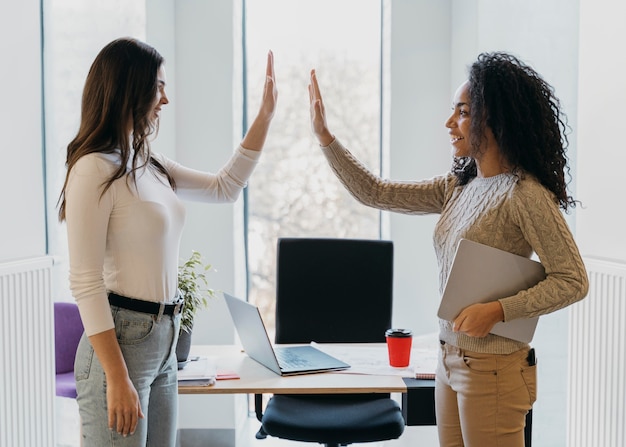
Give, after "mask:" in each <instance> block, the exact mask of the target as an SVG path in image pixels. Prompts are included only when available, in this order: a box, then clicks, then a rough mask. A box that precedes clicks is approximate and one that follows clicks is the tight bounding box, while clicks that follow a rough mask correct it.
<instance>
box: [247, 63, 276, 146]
mask: <svg viewBox="0 0 626 447" xmlns="http://www.w3.org/2000/svg"><path fill="white" fill-rule="evenodd" d="M277 101H278V90H277V89H276V78H275V76H274V53H272V52H271V51H269V52H268V53H267V67H266V68H265V83H264V86H263V97H262V99H261V107H260V108H259V113H258V114H257V116H256V118H255V119H254V121H253V122H252V124H251V125H250V128H249V129H248V132H247V133H246V136H245V137H244V138H243V141H242V142H241V146H242V147H244V148H246V149H251V150H254V151H260V150H262V149H263V145H264V144H265V139H266V138H267V133H268V131H269V127H270V123H271V122H272V118H273V117H274V112H275V111H276V102H277Z"/></svg>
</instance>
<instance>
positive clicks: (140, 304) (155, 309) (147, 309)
mask: <svg viewBox="0 0 626 447" xmlns="http://www.w3.org/2000/svg"><path fill="white" fill-rule="evenodd" d="M109 303H110V304H111V305H112V306H117V307H121V308H123V309H128V310H134V311H136V312H143V313H146V314H153V315H159V313H161V306H163V313H162V315H178V314H179V313H181V312H182V311H183V299H182V298H179V299H178V301H177V302H176V303H174V304H161V303H155V302H154V301H146V300H137V299H135V298H127V297H125V296H121V295H118V294H117V293H113V292H110V293H109Z"/></svg>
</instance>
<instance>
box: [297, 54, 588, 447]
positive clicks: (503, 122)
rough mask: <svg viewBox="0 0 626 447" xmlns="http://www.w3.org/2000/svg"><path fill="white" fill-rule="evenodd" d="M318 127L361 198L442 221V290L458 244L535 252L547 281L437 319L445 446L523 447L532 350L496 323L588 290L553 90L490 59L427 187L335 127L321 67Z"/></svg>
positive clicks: (469, 84)
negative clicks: (386, 172)
mask: <svg viewBox="0 0 626 447" xmlns="http://www.w3.org/2000/svg"><path fill="white" fill-rule="evenodd" d="M309 97H310V104H311V124H312V128H313V132H314V134H315V136H316V137H317V139H318V141H319V143H320V145H321V146H322V152H323V153H324V155H325V156H326V158H327V159H328V162H329V163H330V166H331V168H332V169H333V171H334V172H335V174H336V175H337V177H338V178H339V180H340V181H341V182H342V183H343V185H344V186H345V187H346V188H347V189H348V191H350V193H351V194H352V195H353V196H354V197H355V198H356V199H357V200H358V201H360V202H361V203H363V204H364V205H367V206H371V207H374V208H377V209H381V210H389V211H395V212H399V213H405V214H429V213H436V214H439V215H440V217H439V220H438V222H437V224H436V226H435V231H434V246H435V252H436V255H437V261H438V264H439V271H440V275H439V284H440V291H443V289H444V286H445V284H446V281H447V278H448V274H449V272H450V268H451V265H452V261H453V259H454V255H455V252H456V248H457V246H458V243H459V241H460V239H469V240H472V241H475V242H478V243H481V244H485V245H489V246H491V247H495V248H498V249H501V250H505V251H508V252H510V253H514V254H517V255H521V256H524V257H528V258H529V257H531V255H532V254H533V253H536V255H537V256H538V257H539V260H540V261H541V263H542V264H543V267H544V269H545V273H546V278H545V279H544V280H542V281H540V282H539V283H538V284H537V285H536V286H534V287H531V288H529V289H526V290H522V291H520V292H518V293H517V294H515V295H512V296H504V297H501V298H500V299H498V300H496V301H492V302H488V303H479V304H473V305H470V306H468V307H466V308H465V309H463V310H462V311H461V312H460V314H459V315H458V316H457V317H456V318H455V319H454V321H446V320H443V319H440V320H439V327H440V334H439V338H440V340H441V350H440V355H439V363H438V366H437V372H436V384H435V397H436V415H437V427H438V431H439V442H440V445H441V446H445V447H452V446H465V447H484V446H496V445H506V446H520V447H521V446H523V445H524V423H525V416H526V413H527V412H528V410H529V409H530V408H531V407H532V405H533V403H534V401H535V399H536V365H535V361H534V350H533V349H532V348H531V347H530V345H529V344H528V343H526V342H522V341H518V340H513V339H510V338H505V337H502V336H499V335H495V334H493V333H491V330H492V329H493V327H494V325H495V324H496V323H498V322H501V321H504V322H507V321H511V320H515V319H518V318H531V317H536V316H539V315H545V314H547V313H550V312H553V311H556V310H558V309H561V308H564V307H566V306H568V305H570V304H572V303H574V302H576V301H578V300H581V299H582V298H584V297H585V295H586V294H587V289H588V279H587V273H586V270H585V266H584V264H583V262H582V259H581V256H580V253H579V251H578V248H577V246H576V243H575V241H574V238H573V236H572V233H571V232H570V230H569V228H568V225H567V222H566V221H565V219H564V216H563V214H562V213H561V210H564V211H567V210H568V209H569V208H570V207H574V206H575V205H576V202H575V201H574V199H573V198H572V197H571V196H570V195H568V193H567V184H566V180H565V175H566V174H567V171H568V166H567V158H566V156H565V152H566V147H567V138H566V136H565V130H566V124H565V123H566V118H565V116H564V115H563V114H562V112H561V110H560V104H559V101H558V99H557V98H556V97H555V95H554V91H553V89H552V87H551V86H550V85H549V84H547V83H546V82H545V81H544V80H543V79H542V78H541V76H539V74H537V72H535V71H534V70H533V69H532V68H531V67H529V66H527V65H526V64H524V63H523V62H521V61H520V60H519V59H517V58H515V57H513V56H511V55H509V54H506V53H501V52H496V53H483V54H481V55H480V56H479V57H478V59H477V60H476V62H474V64H472V66H471V67H470V70H469V77H468V80H467V81H465V82H464V83H463V84H462V85H461V86H460V87H459V88H458V90H457V91H456V93H455V96H454V100H453V106H452V114H451V115H450V117H449V118H448V119H447V121H446V122H445V125H446V127H447V128H448V133H449V135H450V144H451V146H452V155H453V166H452V169H451V172H449V173H447V174H444V175H441V176H437V177H434V178H431V179H428V180H422V181H415V182H398V181H391V180H385V179H381V178H380V177H378V176H376V175H374V174H372V173H371V172H370V171H369V170H368V169H367V168H366V167H365V166H364V165H363V164H362V163H361V162H359V161H358V160H357V159H356V158H355V157H354V156H353V155H352V154H351V153H350V152H349V151H348V150H347V149H346V148H345V147H344V146H343V145H342V144H341V143H340V142H339V141H338V140H337V139H336V138H335V137H334V135H333V134H332V133H331V132H330V131H329V129H328V125H327V122H326V114H325V109H324V104H323V101H322V97H321V94H320V89H319V85H318V82H317V77H316V75H315V72H314V71H312V72H311V84H310V86H309Z"/></svg>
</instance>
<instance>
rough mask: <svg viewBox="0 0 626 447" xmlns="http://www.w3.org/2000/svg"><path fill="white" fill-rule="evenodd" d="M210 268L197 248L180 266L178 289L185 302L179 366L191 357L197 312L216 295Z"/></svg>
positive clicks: (179, 335)
mask: <svg viewBox="0 0 626 447" xmlns="http://www.w3.org/2000/svg"><path fill="white" fill-rule="evenodd" d="M209 270H211V265H210V264H205V263H204V262H203V261H202V255H200V253H199V252H197V251H195V250H192V252H191V256H190V257H189V259H187V261H185V262H184V263H183V264H181V265H180V266H179V267H178V290H179V291H180V294H181V296H182V298H183V302H184V306H183V312H182V314H181V320H180V332H179V334H178V344H177V345H176V357H177V359H178V365H179V367H182V366H184V364H185V362H187V359H188V358H189V349H190V348H191V332H192V330H193V320H194V318H195V316H196V312H198V310H200V309H201V308H203V307H207V306H208V305H209V302H208V299H209V298H214V297H215V290H213V289H211V288H209V287H208V285H209V283H208V281H207V278H206V274H207V272H208V271H209Z"/></svg>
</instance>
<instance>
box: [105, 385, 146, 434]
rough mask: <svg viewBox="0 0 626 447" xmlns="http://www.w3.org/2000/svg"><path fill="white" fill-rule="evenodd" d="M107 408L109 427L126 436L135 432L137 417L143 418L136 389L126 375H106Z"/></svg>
mask: <svg viewBox="0 0 626 447" xmlns="http://www.w3.org/2000/svg"><path fill="white" fill-rule="evenodd" d="M107 408H108V410H109V411H108V413H109V429H110V430H114V431H116V432H117V433H119V434H121V435H123V436H128V435H132V434H133V433H135V430H136V429H137V423H138V422H139V419H143V418H144V414H143V412H142V411H141V404H140V403H139V395H138V394H137V390H136V389H135V387H134V386H133V383H132V382H131V381H130V378H129V377H128V375H126V376H125V377H124V376H120V377H119V378H117V379H111V378H109V377H107Z"/></svg>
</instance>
